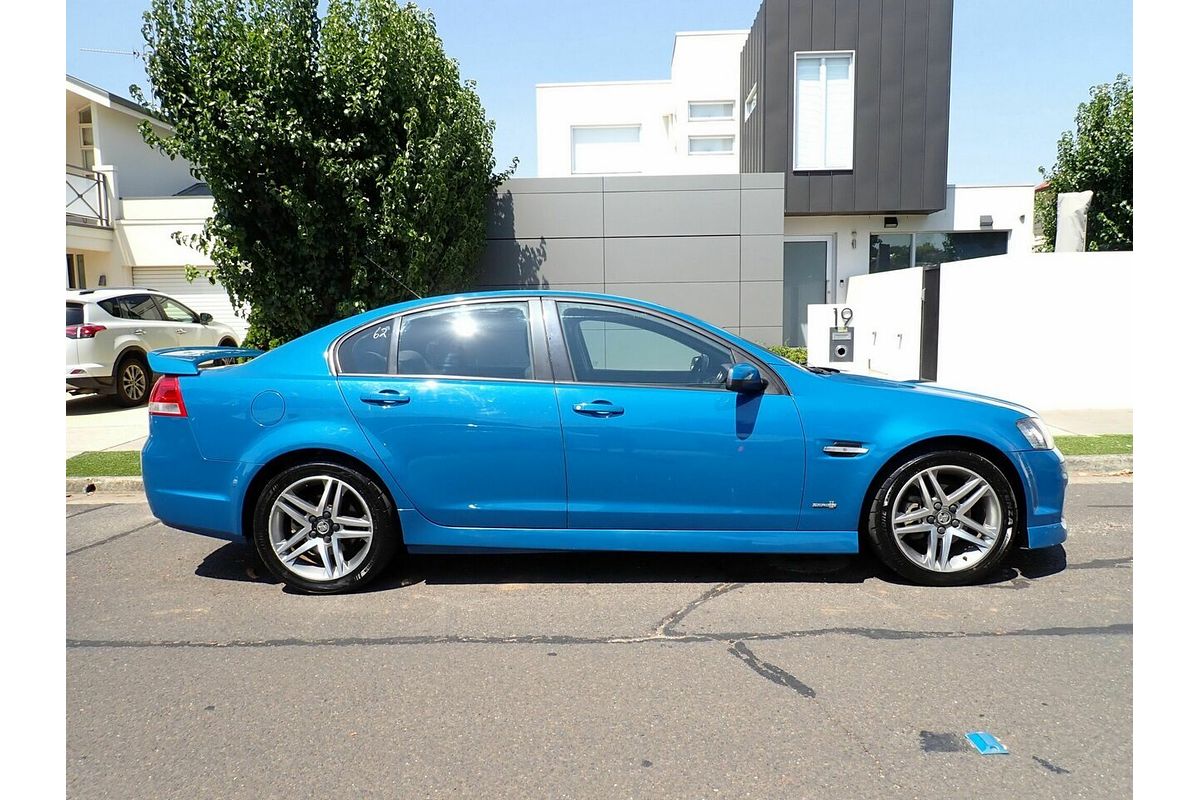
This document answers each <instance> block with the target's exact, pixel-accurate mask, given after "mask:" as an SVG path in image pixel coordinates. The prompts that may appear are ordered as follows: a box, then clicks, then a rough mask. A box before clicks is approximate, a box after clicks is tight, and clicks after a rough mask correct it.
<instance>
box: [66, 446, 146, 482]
mask: <svg viewBox="0 0 1200 800" xmlns="http://www.w3.org/2000/svg"><path fill="white" fill-rule="evenodd" d="M141 474H142V453H141V451H140V450H105V451H99V450H91V451H88V452H86V453H80V454H79V455H77V456H72V457H71V458H68V459H67V477H68V478H98V477H114V476H115V477H121V478H123V477H128V476H132V475H141Z"/></svg>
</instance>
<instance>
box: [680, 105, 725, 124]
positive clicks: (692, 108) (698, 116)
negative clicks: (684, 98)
mask: <svg viewBox="0 0 1200 800" xmlns="http://www.w3.org/2000/svg"><path fill="white" fill-rule="evenodd" d="M722 119H733V101H732V100H720V101H717V102H712V103H688V122H709V121H711V120H722Z"/></svg>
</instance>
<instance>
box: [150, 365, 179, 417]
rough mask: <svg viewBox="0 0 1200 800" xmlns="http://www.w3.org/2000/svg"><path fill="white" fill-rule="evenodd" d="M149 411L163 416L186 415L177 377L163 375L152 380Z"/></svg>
mask: <svg viewBox="0 0 1200 800" xmlns="http://www.w3.org/2000/svg"><path fill="white" fill-rule="evenodd" d="M150 413H151V414H158V415H159V416H163V417H186V416H187V406H185V405H184V404H183V392H181V391H179V378H177V377H175V376H174V375H163V376H162V377H161V378H159V379H158V380H157V381H155V382H154V388H153V389H151V390H150Z"/></svg>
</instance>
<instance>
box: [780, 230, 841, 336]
mask: <svg viewBox="0 0 1200 800" xmlns="http://www.w3.org/2000/svg"><path fill="white" fill-rule="evenodd" d="M829 247H830V242H829V240H826V239H818V240H814V241H802V242H784V243H783V343H784V344H786V345H789V346H791V347H808V306H809V304H811V303H826V302H829V300H828V297H829Z"/></svg>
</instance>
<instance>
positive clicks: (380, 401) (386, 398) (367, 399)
mask: <svg viewBox="0 0 1200 800" xmlns="http://www.w3.org/2000/svg"><path fill="white" fill-rule="evenodd" d="M358 399H359V400H361V401H362V402H364V403H366V404H367V405H372V406H402V405H404V404H405V403H407V402H408V401H409V400H410V399H411V398H410V397H409V396H408V395H406V394H400V393H399V392H397V391H396V390H395V389H382V390H380V391H378V392H367V393H366V394H361V395H359V397H358Z"/></svg>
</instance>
